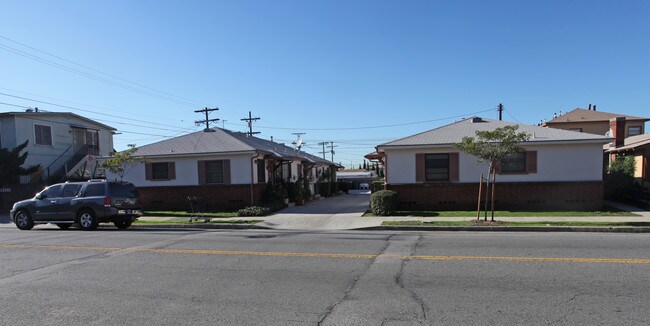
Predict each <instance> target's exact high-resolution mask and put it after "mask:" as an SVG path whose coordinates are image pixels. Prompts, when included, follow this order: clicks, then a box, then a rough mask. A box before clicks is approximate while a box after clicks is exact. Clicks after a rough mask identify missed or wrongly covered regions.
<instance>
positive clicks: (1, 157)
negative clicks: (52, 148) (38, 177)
mask: <svg viewBox="0 0 650 326" xmlns="http://www.w3.org/2000/svg"><path fill="white" fill-rule="evenodd" d="M28 142H29V140H27V141H25V142H24V143H22V144H20V145H18V146H16V147H15V148H14V149H11V150H10V149H8V148H2V149H0V184H2V185H5V184H12V183H18V182H19V180H20V176H21V175H29V174H32V173H34V172H38V170H39V169H40V168H41V165H40V164H37V165H32V166H30V167H28V168H23V167H22V166H23V164H25V160H26V159H27V155H28V152H24V153H22V154H21V152H22V151H23V150H24V149H25V147H27V143H28Z"/></svg>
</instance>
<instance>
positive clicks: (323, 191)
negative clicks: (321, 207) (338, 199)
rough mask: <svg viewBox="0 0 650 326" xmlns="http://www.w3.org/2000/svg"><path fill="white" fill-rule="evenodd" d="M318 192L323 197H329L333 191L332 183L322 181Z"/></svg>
mask: <svg viewBox="0 0 650 326" xmlns="http://www.w3.org/2000/svg"><path fill="white" fill-rule="evenodd" d="M318 193H319V194H320V195H321V196H323V197H329V196H331V195H332V193H331V185H330V183H329V182H321V183H319V184H318Z"/></svg>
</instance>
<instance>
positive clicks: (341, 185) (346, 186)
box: [334, 181, 350, 194]
mask: <svg viewBox="0 0 650 326" xmlns="http://www.w3.org/2000/svg"><path fill="white" fill-rule="evenodd" d="M334 185H335V186H336V188H337V189H336V192H335V193H338V191H339V190H341V191H343V192H344V193H346V194H347V193H349V192H350V183H349V182H347V181H339V182H338V183H335V184H334Z"/></svg>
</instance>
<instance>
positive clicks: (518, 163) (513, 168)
mask: <svg viewBox="0 0 650 326" xmlns="http://www.w3.org/2000/svg"><path fill="white" fill-rule="evenodd" d="M525 172H526V152H521V153H514V154H510V155H506V156H505V157H504V158H503V159H502V160H501V173H525Z"/></svg>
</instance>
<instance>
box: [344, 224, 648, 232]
mask: <svg viewBox="0 0 650 326" xmlns="http://www.w3.org/2000/svg"><path fill="white" fill-rule="evenodd" d="M356 230H364V231H455V232H457V231H470V232H610V233H650V227H615V226H601V227H598V226H390V225H382V226H371V227H365V228H359V229H356Z"/></svg>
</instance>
